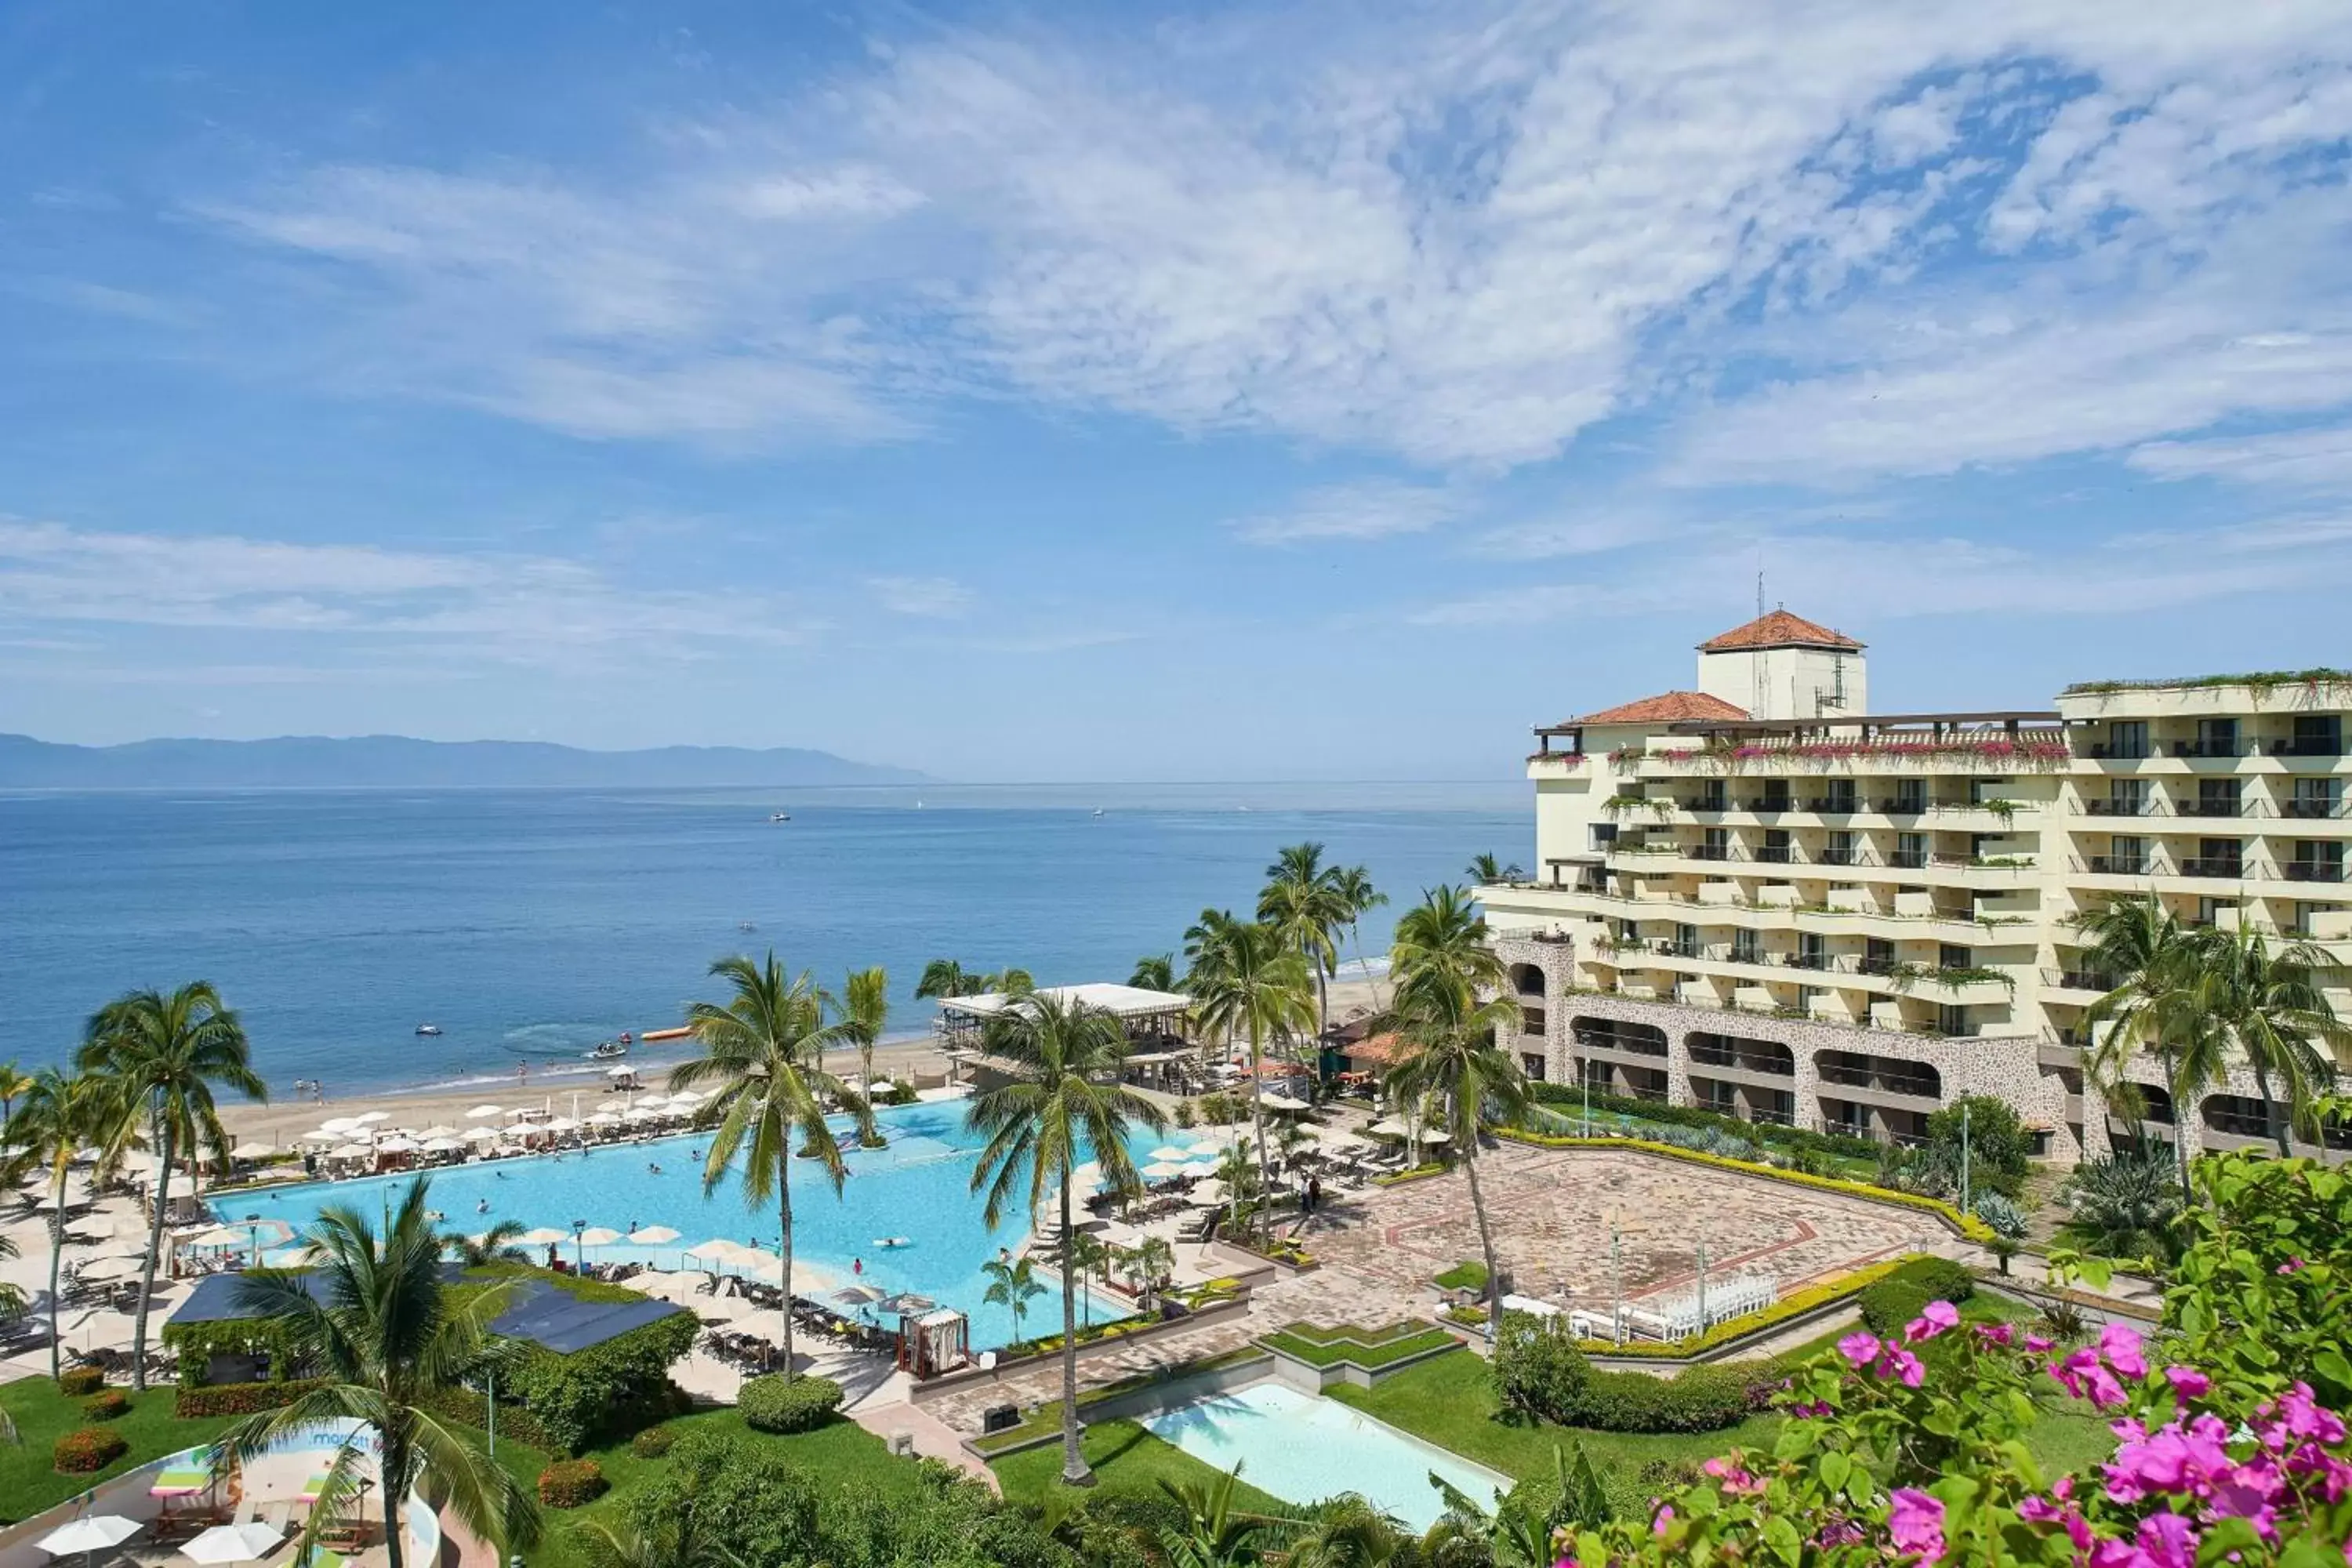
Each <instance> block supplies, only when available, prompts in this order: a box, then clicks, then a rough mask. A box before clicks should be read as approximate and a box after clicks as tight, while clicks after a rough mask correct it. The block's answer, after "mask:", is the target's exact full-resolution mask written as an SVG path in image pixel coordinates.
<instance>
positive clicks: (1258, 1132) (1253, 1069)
mask: <svg viewBox="0 0 2352 1568" xmlns="http://www.w3.org/2000/svg"><path fill="white" fill-rule="evenodd" d="M1261 1050H1262V1047H1261V1046H1260V1044H1259V1041H1258V1027H1257V1024H1256V1021H1255V1020H1252V1021H1251V1023H1250V1133H1251V1135H1252V1136H1253V1137H1254V1138H1255V1139H1256V1141H1257V1205H1258V1216H1259V1218H1260V1219H1261V1220H1263V1219H1264V1217H1265V1212H1266V1205H1267V1204H1268V1203H1269V1202H1270V1201H1271V1200H1272V1197H1273V1191H1274V1187H1273V1182H1272V1180H1271V1179H1270V1178H1269V1177H1268V1175H1267V1173H1266V1163H1265V1100H1264V1098H1263V1097H1264V1096H1265V1070H1264V1069H1265V1058H1264V1057H1263V1056H1262V1055H1261Z"/></svg>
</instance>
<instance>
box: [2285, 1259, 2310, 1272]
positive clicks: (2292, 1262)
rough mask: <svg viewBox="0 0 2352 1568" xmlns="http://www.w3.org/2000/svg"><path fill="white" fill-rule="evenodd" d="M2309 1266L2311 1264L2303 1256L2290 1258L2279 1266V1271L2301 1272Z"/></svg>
mask: <svg viewBox="0 0 2352 1568" xmlns="http://www.w3.org/2000/svg"><path fill="white" fill-rule="evenodd" d="M2307 1267H2309V1266H2308V1265H2307V1264H2305V1262H2304V1260H2303V1259H2302V1258H2288V1259H2287V1260H2286V1261H2285V1262H2284V1263H2282V1264H2280V1265H2279V1266H2278V1270H2277V1271H2278V1272H2279V1273H2281V1274H2300V1273H2302V1272H2303V1271H2304V1269H2305V1268H2307Z"/></svg>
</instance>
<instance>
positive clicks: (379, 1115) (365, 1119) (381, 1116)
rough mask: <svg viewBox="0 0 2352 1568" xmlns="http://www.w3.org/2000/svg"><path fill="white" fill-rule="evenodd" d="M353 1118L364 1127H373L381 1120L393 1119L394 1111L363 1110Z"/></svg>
mask: <svg viewBox="0 0 2352 1568" xmlns="http://www.w3.org/2000/svg"><path fill="white" fill-rule="evenodd" d="M391 1120H392V1112H391V1111H389V1110H362V1111H361V1112H360V1113H359V1114H358V1115H357V1116H354V1117H352V1121H356V1122H358V1123H359V1124H360V1125H361V1126H362V1127H373V1126H374V1125H375V1124H376V1123H377V1122H379V1121H391Z"/></svg>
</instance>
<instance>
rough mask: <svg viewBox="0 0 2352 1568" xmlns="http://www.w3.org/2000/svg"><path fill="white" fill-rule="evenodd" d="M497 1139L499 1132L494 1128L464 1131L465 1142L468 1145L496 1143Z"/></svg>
mask: <svg viewBox="0 0 2352 1568" xmlns="http://www.w3.org/2000/svg"><path fill="white" fill-rule="evenodd" d="M498 1138H499V1130H498V1129H497V1128H495V1127H469V1128H467V1130H466V1142H468V1143H490V1142H497V1140H498Z"/></svg>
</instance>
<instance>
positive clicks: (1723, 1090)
mask: <svg viewBox="0 0 2352 1568" xmlns="http://www.w3.org/2000/svg"><path fill="white" fill-rule="evenodd" d="M1691 1087H1692V1088H1694V1089H1697V1090H1698V1094H1699V1103H1700V1104H1701V1105H1703V1106H1705V1107H1706V1109H1707V1110H1713V1111H1718V1112H1720V1113H1721V1114H1723V1115H1725V1116H1737V1115H1738V1114H1739V1091H1738V1089H1734V1088H1732V1087H1731V1085H1729V1084H1727V1083H1725V1082H1724V1081H1723V1080H1722V1079H1713V1078H1702V1079H1694V1080H1693V1082H1692V1085H1691Z"/></svg>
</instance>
